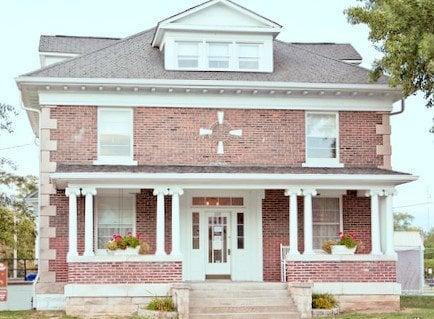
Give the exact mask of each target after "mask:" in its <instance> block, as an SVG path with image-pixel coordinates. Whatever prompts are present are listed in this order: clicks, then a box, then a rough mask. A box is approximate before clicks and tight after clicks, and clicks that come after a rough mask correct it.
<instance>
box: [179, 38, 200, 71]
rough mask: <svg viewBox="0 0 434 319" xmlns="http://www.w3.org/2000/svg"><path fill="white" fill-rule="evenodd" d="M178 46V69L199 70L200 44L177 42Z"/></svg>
mask: <svg viewBox="0 0 434 319" xmlns="http://www.w3.org/2000/svg"><path fill="white" fill-rule="evenodd" d="M177 44H178V67H179V68H187V69H190V68H197V67H198V66H199V43H198V42H177Z"/></svg>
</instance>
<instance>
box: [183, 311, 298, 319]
mask: <svg viewBox="0 0 434 319" xmlns="http://www.w3.org/2000/svg"><path fill="white" fill-rule="evenodd" d="M190 319H300V316H299V315H298V314H297V313H296V312H273V313H194V314H190Z"/></svg>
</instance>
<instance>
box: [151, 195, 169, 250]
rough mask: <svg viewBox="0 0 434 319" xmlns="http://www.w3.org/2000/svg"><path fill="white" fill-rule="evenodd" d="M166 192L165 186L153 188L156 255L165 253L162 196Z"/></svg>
mask: <svg viewBox="0 0 434 319" xmlns="http://www.w3.org/2000/svg"><path fill="white" fill-rule="evenodd" d="M167 194H168V191H167V188H166V187H157V188H155V189H154V195H155V196H157V247H156V250H155V254H156V255H160V256H162V255H166V250H165V247H164V240H165V238H164V196H165V195H167Z"/></svg>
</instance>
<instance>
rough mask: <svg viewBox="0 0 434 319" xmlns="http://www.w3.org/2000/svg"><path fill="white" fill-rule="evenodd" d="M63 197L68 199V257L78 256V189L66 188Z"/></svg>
mask: <svg viewBox="0 0 434 319" xmlns="http://www.w3.org/2000/svg"><path fill="white" fill-rule="evenodd" d="M65 195H66V196H68V197H69V214H68V238H69V240H68V257H71V256H72V257H75V256H78V250H77V196H79V195H80V189H79V188H78V187H68V188H66V189H65Z"/></svg>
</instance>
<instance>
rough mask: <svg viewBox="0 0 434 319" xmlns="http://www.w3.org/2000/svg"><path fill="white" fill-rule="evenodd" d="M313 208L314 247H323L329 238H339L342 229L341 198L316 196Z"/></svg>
mask: <svg viewBox="0 0 434 319" xmlns="http://www.w3.org/2000/svg"><path fill="white" fill-rule="evenodd" d="M312 209H313V247H314V249H321V248H322V245H323V244H324V242H325V241H327V240H332V239H333V240H336V239H338V233H339V231H340V202H339V198H314V199H313V202H312Z"/></svg>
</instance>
